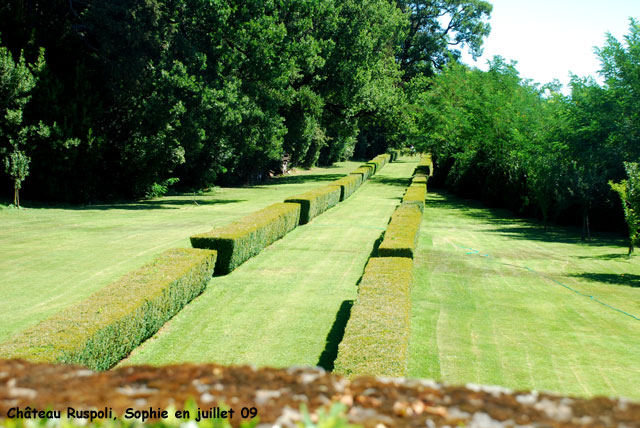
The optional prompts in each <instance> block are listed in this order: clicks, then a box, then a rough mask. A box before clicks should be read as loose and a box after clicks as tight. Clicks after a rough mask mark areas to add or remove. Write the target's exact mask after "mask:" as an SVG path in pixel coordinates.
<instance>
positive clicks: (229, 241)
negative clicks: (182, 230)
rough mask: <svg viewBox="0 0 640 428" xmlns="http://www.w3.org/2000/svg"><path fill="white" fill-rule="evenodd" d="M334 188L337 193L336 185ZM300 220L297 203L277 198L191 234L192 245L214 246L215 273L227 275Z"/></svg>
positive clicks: (207, 247)
mask: <svg viewBox="0 0 640 428" xmlns="http://www.w3.org/2000/svg"><path fill="white" fill-rule="evenodd" d="M337 192H338V195H339V194H340V191H339V189H338V190H337ZM299 221H300V204H298V203H282V202H280V203H277V204H273V205H270V206H268V207H266V208H263V209H261V210H259V211H256V212H254V213H252V214H249V215H248V216H246V217H243V218H241V219H240V220H238V221H236V222H233V223H231V224H228V225H226V226H222V227H219V228H216V229H213V230H212V231H210V232H207V233H202V234H199V235H194V236H192V237H191V245H192V246H193V247H194V248H206V249H210V250H216V251H217V252H218V261H217V262H216V275H226V274H228V273H229V272H231V271H232V270H234V269H235V268H236V267H238V266H239V265H241V264H242V263H244V262H245V261H247V260H248V259H250V258H251V257H253V256H255V255H256V254H258V253H259V252H260V251H262V249H263V248H264V247H266V246H267V245H270V244H272V243H273V242H275V241H277V240H278V239H280V238H282V237H283V236H284V235H286V234H287V233H289V232H290V231H292V230H293V229H295V228H296V227H297V226H298V223H299Z"/></svg>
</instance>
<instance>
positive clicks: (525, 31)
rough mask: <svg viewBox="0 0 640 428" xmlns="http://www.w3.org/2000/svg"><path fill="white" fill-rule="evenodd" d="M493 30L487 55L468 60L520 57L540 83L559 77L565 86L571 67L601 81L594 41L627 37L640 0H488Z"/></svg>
mask: <svg viewBox="0 0 640 428" xmlns="http://www.w3.org/2000/svg"><path fill="white" fill-rule="evenodd" d="M489 2H490V3H492V4H493V12H492V14H491V19H490V21H489V23H490V24H491V34H490V35H489V37H488V38H487V39H485V43H484V45H483V46H484V53H483V56H482V57H480V58H478V60H477V62H474V61H473V59H472V58H471V55H469V54H467V53H466V52H463V57H462V58H463V61H464V62H465V63H467V64H469V65H472V66H475V67H478V68H480V69H482V70H486V69H487V65H486V63H487V60H489V59H491V58H493V56H494V55H501V56H502V57H504V58H505V59H506V60H507V61H510V60H515V61H517V66H516V68H517V69H518V71H519V72H520V75H521V76H522V77H523V78H527V79H533V80H534V81H535V82H538V83H548V82H551V81H552V80H553V79H558V80H559V81H560V82H561V83H562V84H563V85H564V86H565V91H566V86H567V84H568V82H569V80H570V78H569V75H570V73H574V74H577V75H578V76H593V77H596V78H597V80H598V81H599V82H602V79H600V78H599V76H598V70H599V69H600V61H599V59H598V57H597V56H596V55H595V53H594V47H602V46H604V43H605V40H606V33H607V32H610V33H611V34H613V36H614V37H616V38H617V39H618V40H620V41H622V39H623V37H624V35H626V34H627V33H628V32H629V18H630V17H635V18H640V0H606V1H596V0H555V1H553V0H535V1H534V0H527V1H525V0H489Z"/></svg>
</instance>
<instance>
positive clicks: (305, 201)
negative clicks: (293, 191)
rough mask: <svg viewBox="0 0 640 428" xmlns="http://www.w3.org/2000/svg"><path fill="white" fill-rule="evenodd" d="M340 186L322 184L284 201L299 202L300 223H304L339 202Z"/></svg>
mask: <svg viewBox="0 0 640 428" xmlns="http://www.w3.org/2000/svg"><path fill="white" fill-rule="evenodd" d="M340 195H341V188H340V186H333V185H329V186H324V187H320V188H318V189H313V190H310V191H308V192H305V193H301V194H300V195H296V196H293V197H291V198H287V199H286V200H285V202H291V203H295V204H300V224H306V223H309V221H311V219H312V218H314V217H315V216H317V215H319V214H322V213H323V212H325V211H326V210H328V209H329V208H331V207H332V206H334V205H335V204H337V203H338V202H340Z"/></svg>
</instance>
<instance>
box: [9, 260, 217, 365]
mask: <svg viewBox="0 0 640 428" xmlns="http://www.w3.org/2000/svg"><path fill="white" fill-rule="evenodd" d="M215 262H216V252H215V251H206V250H195V249H192V248H176V249H172V250H168V251H166V252H164V253H162V254H161V255H159V256H157V257H156V258H155V259H154V260H153V261H152V262H151V263H149V264H147V265H145V266H143V267H141V268H140V269H138V270H136V271H134V272H131V273H129V274H127V275H125V276H124V277H122V278H120V279H119V280H118V281H116V282H114V283H112V284H110V285H108V286H107V287H105V288H103V289H102V290H100V291H98V292H97V293H95V294H93V295H91V296H90V297H89V298H87V299H85V300H83V301H82V302H80V303H77V304H74V305H73V306H71V307H70V308H68V309H66V310H64V311H62V312H60V313H58V314H56V315H54V316H53V317H51V318H48V319H46V320H44V321H42V322H41V323H39V324H37V325H36V326H34V327H32V328H30V329H28V330H26V331H23V332H21V333H19V334H18V335H16V336H15V337H14V339H13V340H10V341H9V342H5V343H4V344H2V345H0V355H2V358H23V359H26V360H30V361H34V362H48V363H67V364H81V365H84V366H88V367H90V368H91V369H94V370H106V369H108V368H110V367H112V366H113V365H114V364H116V363H117V362H118V361H120V360H121V359H122V358H124V357H125V356H127V355H128V354H129V353H130V352H131V351H132V350H133V349H134V348H135V347H137V346H138V345H139V344H140V343H142V342H143V341H144V340H146V339H147V338H149V337H151V336H152V335H153V334H154V333H155V332H157V331H158V329H160V327H162V325H163V324H164V323H165V322H167V321H168V320H169V319H170V318H171V317H173V316H174V315H175V314H176V313H177V312H178V311H180V309H182V308H183V307H184V306H185V305H186V304H187V303H189V302H190V301H191V300H192V299H193V298H195V297H196V296H198V295H199V294H200V293H201V292H202V291H203V290H204V289H205V287H206V286H207V283H208V282H209V280H210V279H211V276H212V275H213V269H214V266H215Z"/></svg>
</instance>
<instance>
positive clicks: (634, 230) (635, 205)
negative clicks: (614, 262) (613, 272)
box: [609, 162, 640, 254]
mask: <svg viewBox="0 0 640 428" xmlns="http://www.w3.org/2000/svg"><path fill="white" fill-rule="evenodd" d="M624 168H625V170H626V172H627V176H628V179H626V180H622V181H621V182H619V183H614V182H613V181H609V186H611V189H613V190H614V191H615V192H616V193H617V194H618V195H619V196H620V200H621V201H622V207H623V209H624V218H625V221H626V222H627V226H628V227H629V254H631V253H633V249H634V246H636V245H638V243H639V242H640V167H639V166H638V164H637V163H635V162H625V163H624Z"/></svg>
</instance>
